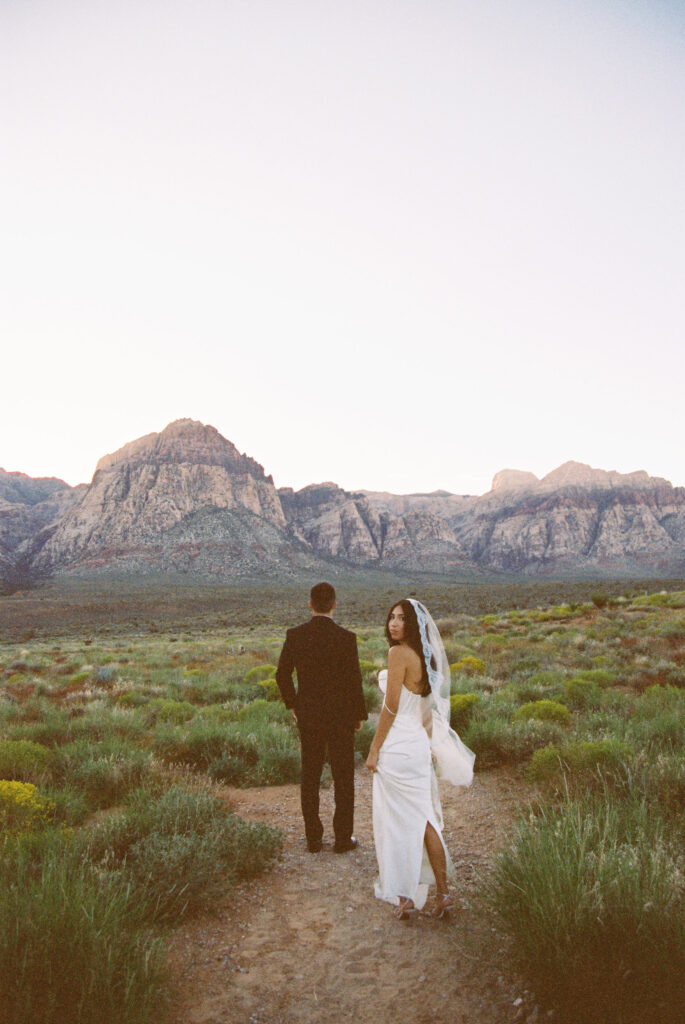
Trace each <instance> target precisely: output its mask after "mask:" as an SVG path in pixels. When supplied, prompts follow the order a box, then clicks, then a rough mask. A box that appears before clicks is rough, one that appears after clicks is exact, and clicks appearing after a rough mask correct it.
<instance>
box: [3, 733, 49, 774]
mask: <svg viewBox="0 0 685 1024" xmlns="http://www.w3.org/2000/svg"><path fill="white" fill-rule="evenodd" d="M52 763H53V755H52V752H51V751H50V750H48V748H47V747H44V746H43V745H42V744H41V743H34V742H33V741H32V740H0V779H12V780H15V781H18V782H41V781H42V780H43V779H44V778H45V777H46V776H47V775H48V773H49V771H50V768H51V766H52Z"/></svg>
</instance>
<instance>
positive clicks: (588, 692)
mask: <svg viewBox="0 0 685 1024" xmlns="http://www.w3.org/2000/svg"><path fill="white" fill-rule="evenodd" d="M564 699H565V700H566V701H567V702H568V703H569V704H570V705H571V707H573V708H598V707H600V705H601V704H602V702H603V700H604V694H603V691H602V689H601V687H599V686H598V685H597V683H594V682H593V681H592V680H591V679H580V678H579V677H578V676H575V677H574V678H573V679H567V680H566V682H565V683H564Z"/></svg>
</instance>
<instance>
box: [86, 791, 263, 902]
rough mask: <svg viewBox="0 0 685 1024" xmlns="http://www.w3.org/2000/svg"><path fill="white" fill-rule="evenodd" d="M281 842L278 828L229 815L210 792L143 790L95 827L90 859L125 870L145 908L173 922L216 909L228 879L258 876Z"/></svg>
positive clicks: (232, 880)
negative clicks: (121, 810) (199, 911)
mask: <svg viewBox="0 0 685 1024" xmlns="http://www.w3.org/2000/svg"><path fill="white" fill-rule="evenodd" d="M280 846H281V834H280V832H279V831H278V829H274V828H271V827H270V826H266V825H252V824H249V823H247V822H244V821H242V820H241V819H240V818H238V817H237V816H235V815H232V814H228V813H227V811H226V808H225V806H224V805H223V804H222V802H221V801H220V800H218V799H217V798H216V797H214V796H211V795H210V794H208V793H190V792H187V791H185V790H182V789H180V788H178V787H174V788H172V789H170V790H168V791H167V792H165V793H163V794H162V795H161V796H157V795H156V794H155V793H154V792H152V791H146V790H139V791H137V792H135V793H133V794H132V797H131V801H130V805H129V807H128V808H127V810H126V812H125V813H124V814H120V815H117V816H116V817H115V818H114V819H110V820H109V821H106V822H103V823H102V824H101V825H100V826H99V827H98V828H97V829H95V830H94V831H93V834H92V836H91V837H90V840H89V845H88V856H89V859H90V860H91V861H92V862H94V863H96V864H104V865H105V866H106V867H109V868H111V867H112V866H115V867H119V868H125V870H126V872H127V873H128V874H129V876H130V877H131V879H132V881H133V884H134V886H135V888H136V890H137V891H139V892H140V893H141V894H142V897H143V902H144V905H145V906H146V908H147V909H146V913H147V914H149V915H150V916H152V917H153V918H154V919H155V920H157V921H159V920H165V921H174V920H178V919H179V918H181V917H183V916H184V915H186V914H189V913H194V912H197V911H198V910H202V909H207V908H209V907H211V906H212V905H213V904H214V903H215V901H216V897H217V895H218V894H219V893H220V892H221V891H222V890H223V889H224V888H225V887H226V885H227V883H228V884H230V883H231V882H234V881H236V880H237V879H240V878H246V877H249V876H251V875H254V874H257V873H258V872H259V871H261V870H263V868H264V867H265V866H266V865H267V864H268V862H269V861H270V860H271V859H272V858H273V857H274V856H275V855H276V853H277V852H278V850H279V849H280Z"/></svg>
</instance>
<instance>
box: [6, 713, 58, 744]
mask: <svg viewBox="0 0 685 1024" xmlns="http://www.w3.org/2000/svg"><path fill="white" fill-rule="evenodd" d="M72 727H73V720H72V719H71V718H70V716H69V714H68V713H67V712H66V711H63V710H62V709H61V708H48V709H46V710H45V713H44V714H42V715H41V716H40V718H38V719H36V720H35V721H32V722H22V721H19V722H16V724H15V723H13V724H12V727H11V730H8V732H9V733H10V735H9V736H8V738H9V739H14V740H30V741H31V742H33V743H40V744H41V745H42V746H44V747H56V746H57V745H58V744H60V743H66V741H67V740H68V739H69V737H70V735H71V730H72Z"/></svg>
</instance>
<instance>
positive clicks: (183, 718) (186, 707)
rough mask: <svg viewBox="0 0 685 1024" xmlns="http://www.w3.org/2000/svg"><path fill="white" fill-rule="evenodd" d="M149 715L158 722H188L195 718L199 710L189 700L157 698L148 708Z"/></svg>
mask: <svg viewBox="0 0 685 1024" xmlns="http://www.w3.org/2000/svg"><path fill="white" fill-rule="evenodd" d="M146 711H147V713H148V714H149V715H150V716H151V717H152V718H154V720H155V721H157V722H177V723H180V722H187V721H188V720H189V719H190V718H193V717H194V715H195V714H196V712H197V708H196V707H195V706H194V705H193V704H191V703H190V702H189V701H187V700H170V699H169V698H168V697H155V699H154V700H151V701H150V702H149V704H148V705H147V708H146Z"/></svg>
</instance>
